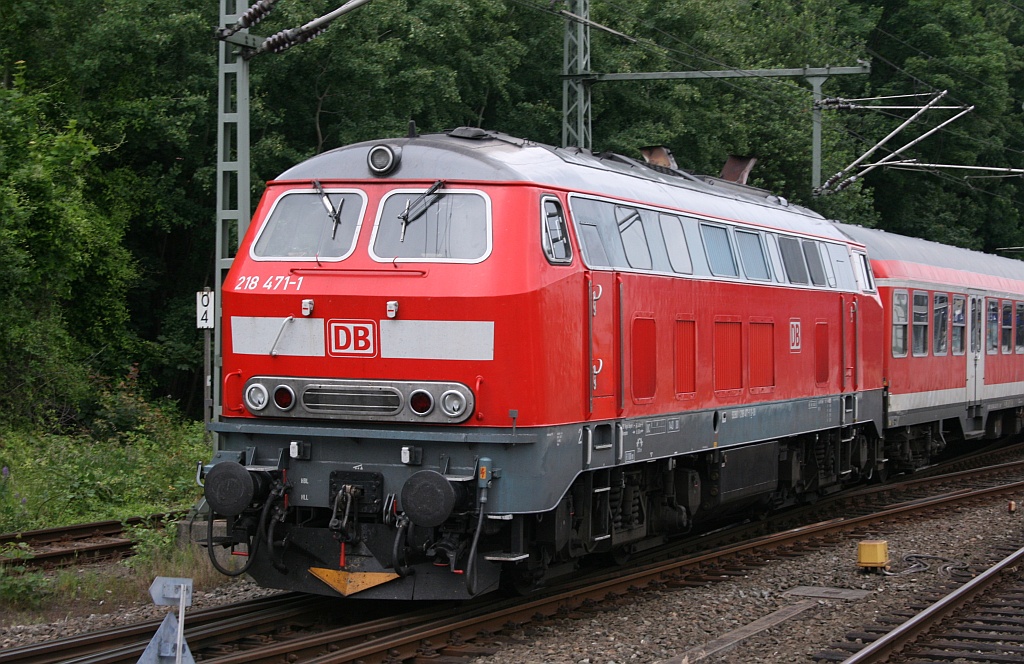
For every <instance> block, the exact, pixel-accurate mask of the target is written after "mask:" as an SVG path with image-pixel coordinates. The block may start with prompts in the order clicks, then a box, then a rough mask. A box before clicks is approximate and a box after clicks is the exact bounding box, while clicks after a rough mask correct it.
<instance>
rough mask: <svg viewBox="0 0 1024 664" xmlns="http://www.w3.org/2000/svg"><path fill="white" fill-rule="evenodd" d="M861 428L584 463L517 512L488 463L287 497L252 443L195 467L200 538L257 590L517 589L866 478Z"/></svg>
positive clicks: (289, 476)
mask: <svg viewBox="0 0 1024 664" xmlns="http://www.w3.org/2000/svg"><path fill="white" fill-rule="evenodd" d="M873 431H874V430H873V428H870V430H869V428H867V427H864V426H850V427H844V428H837V429H832V430H826V431H821V432H816V433H808V434H803V435H798V436H793V437H789V438H785V439H780V440H772V441H766V442H760V443H755V444H751V445H742V446H732V447H728V448H720V449H712V450H706V451H700V452H696V453H690V454H682V455H676V456H672V457H668V458H658V459H652V460H648V461H641V462H634V463H628V464H623V465H618V466H613V467H601V468H594V469H589V470H585V471H583V472H580V473H578V474H577V476H576V477H575V479H574V480H573V481H572V482H571V484H570V486H569V489H568V490H567V491H566V492H565V493H564V495H562V497H561V499H560V500H558V501H557V504H556V506H555V507H554V508H553V509H550V510H548V511H542V512H534V513H528V514H507V513H498V512H492V511H491V509H490V507H489V505H488V495H487V494H488V490H489V489H490V487H491V486H492V485H494V484H495V483H500V482H502V481H503V478H502V477H501V475H502V472H503V471H502V469H500V468H497V467H494V468H492V467H491V463H490V461H489V459H479V458H478V459H477V462H476V464H475V466H474V468H473V469H472V470H471V471H470V472H465V473H464V474H463V475H462V476H458V475H452V474H441V473H439V472H437V471H434V470H430V469H423V470H419V471H417V472H416V473H414V474H413V476H412V478H410V479H409V480H406V484H407V485H408V486H407V487H406V489H403V491H402V493H401V495H396V494H395V493H389V492H388V491H389V490H388V489H386V488H385V486H386V483H385V481H384V477H383V475H382V474H381V473H379V472H373V471H366V470H333V471H331V472H330V474H329V477H328V482H327V484H326V488H327V491H328V499H327V500H326V501H325V504H326V506H324V505H320V506H315V507H313V506H304V505H302V504H300V501H299V500H297V499H299V498H300V497H303V491H306V490H308V489H306V488H305V485H304V482H306V481H307V480H306V479H304V478H302V477H300V475H301V474H303V473H305V472H306V471H304V470H299V469H298V466H297V465H296V464H294V463H293V468H291V469H289V468H282V467H281V466H282V465H288V464H277V465H276V467H275V466H270V465H267V466H260V465H259V463H258V462H259V461H260V460H259V459H258V458H257V454H256V452H255V450H254V449H250V450H249V451H247V452H246V453H245V454H240V453H238V454H236V453H225V454H224V455H222V458H221V459H220V460H219V462H218V463H216V464H215V465H214V466H213V467H212V468H211V469H210V471H209V472H208V473H207V499H208V501H209V503H210V505H211V507H212V508H213V511H214V512H216V513H217V514H218V515H221V516H223V515H226V517H227V518H226V522H227V526H226V532H225V533H223V534H220V535H215V534H214V533H213V532H212V530H211V539H210V541H211V543H212V544H214V545H220V546H222V547H227V548H231V549H232V550H233V551H235V552H237V553H241V554H247V557H246V558H244V560H245V564H244V566H243V568H242V571H246V572H248V573H249V574H251V575H252V576H253V577H254V578H256V580H257V581H258V582H259V583H260V584H261V585H264V586H268V587H278V588H285V589H291V590H300V591H305V592H311V593H319V594H324V593H330V592H331V591H332V589H333V591H334V592H337V593H338V594H341V595H345V596H348V595H355V594H358V595H359V596H360V597H365V598H395V599H460V598H468V597H471V596H473V595H474V594H478V593H481V592H487V591H490V590H493V589H495V588H497V586H498V585H499V582H502V583H504V584H505V585H506V586H509V587H512V588H515V589H517V590H520V591H522V590H525V589H529V588H533V587H536V586H539V585H541V584H543V583H544V582H545V580H548V579H551V578H556V577H559V576H563V575H565V574H568V573H571V572H573V571H575V570H576V569H578V567H579V565H580V564H581V562H582V561H583V560H584V559H585V558H586V557H587V556H592V555H594V554H607V555H610V556H611V557H612V558H613V559H616V560H621V559H622V558H624V557H628V556H629V555H632V554H634V553H637V552H639V551H642V550H644V549H647V548H650V547H653V546H657V545H658V544H661V543H663V542H664V541H666V540H667V539H669V538H671V537H673V536H678V535H682V534H685V533H689V532H691V531H693V530H694V529H700V528H706V527H713V526H716V525H719V524H722V523H724V522H728V521H735V520H736V519H738V518H741V513H742V516H743V517H747V516H748V515H750V514H756V513H764V512H767V511H768V510H771V509H775V508H779V507H783V506H786V505H791V504H794V503H798V502H801V501H808V500H813V499H814V498H816V497H817V496H820V495H823V494H826V493H830V492H832V491H837V490H839V489H840V488H842V487H843V486H845V485H849V484H853V483H855V482H858V481H863V480H867V479H871V478H872V477H875V476H877V474H878V471H879V470H880V469H881V468H882V467H883V466H884V459H885V456H884V454H883V451H882V443H881V440H880V439H879V438H878V437H877V436H875V435H873ZM481 469H482V471H481ZM504 472H505V474H506V475H509V474H510V472H511V471H510V467H506V469H504ZM492 473H493V474H492ZM249 479H251V480H252V488H251V490H250V487H249V485H248V480H249ZM504 481H506V482H507V481H509V480H504ZM211 485H212V487H219V489H217V488H213V489H211ZM238 487H242V490H241V491H240V492H239V489H238ZM409 487H411V488H409ZM392 490H393V489H392ZM222 566H223V564H222ZM227 571H228V572H231V570H227ZM235 571H236V572H237V571H238V570H235Z"/></svg>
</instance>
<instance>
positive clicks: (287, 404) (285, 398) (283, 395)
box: [274, 385, 295, 410]
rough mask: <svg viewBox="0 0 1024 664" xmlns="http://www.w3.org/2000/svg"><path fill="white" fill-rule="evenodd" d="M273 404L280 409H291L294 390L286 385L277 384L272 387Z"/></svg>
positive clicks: (293, 400)
mask: <svg viewBox="0 0 1024 664" xmlns="http://www.w3.org/2000/svg"><path fill="white" fill-rule="evenodd" d="M274 405H275V406H277V407H278V408H280V409H281V410H291V407H292V406H294V405H295V392H293V391H292V388H290V387H288V386H287V385H278V386H277V387H275V388H274Z"/></svg>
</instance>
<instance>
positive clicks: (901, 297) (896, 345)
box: [892, 290, 910, 357]
mask: <svg viewBox="0 0 1024 664" xmlns="http://www.w3.org/2000/svg"><path fill="white" fill-rule="evenodd" d="M909 304H910V295H909V294H908V293H907V291H899V290H898V291H893V292H892V356H893V357H906V356H907V327H908V324H909V320H908V318H907V316H908V314H909V311H908V308H909Z"/></svg>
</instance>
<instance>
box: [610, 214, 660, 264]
mask: <svg viewBox="0 0 1024 664" xmlns="http://www.w3.org/2000/svg"><path fill="white" fill-rule="evenodd" d="M615 223H616V225H617V226H618V227H619V235H620V236H621V237H622V248H623V249H624V250H625V251H626V260H627V261H629V266H630V267H635V268H638V269H641V270H650V269H651V250H650V249H649V248H648V247H647V234H646V233H645V232H644V225H643V224H642V223H641V222H640V210H637V209H634V208H627V207H616V208H615Z"/></svg>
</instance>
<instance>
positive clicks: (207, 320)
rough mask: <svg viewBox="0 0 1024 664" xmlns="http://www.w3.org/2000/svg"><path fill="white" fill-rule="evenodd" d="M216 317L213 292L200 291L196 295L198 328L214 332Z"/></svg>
mask: <svg viewBox="0 0 1024 664" xmlns="http://www.w3.org/2000/svg"><path fill="white" fill-rule="evenodd" d="M214 317H215V313H214V310H213V291H208V290H207V291H199V292H198V293H196V327H197V328H198V329H200V330H212V329H213V321H214Z"/></svg>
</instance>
